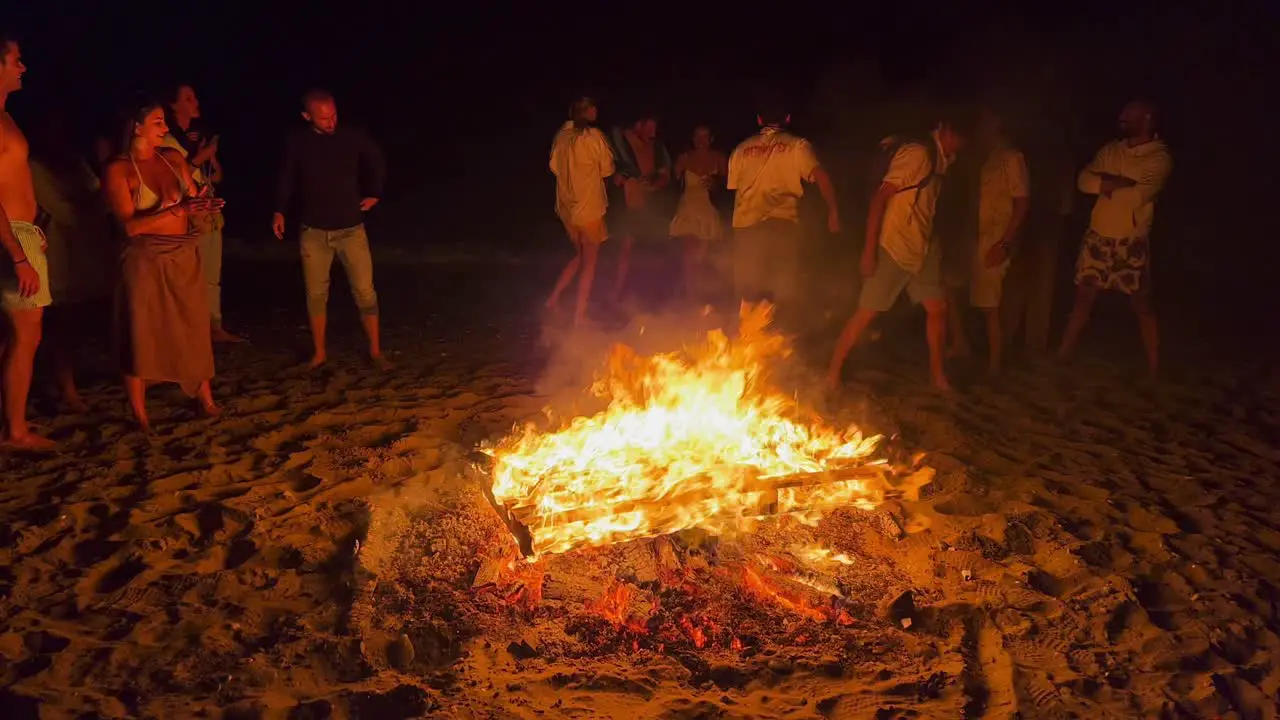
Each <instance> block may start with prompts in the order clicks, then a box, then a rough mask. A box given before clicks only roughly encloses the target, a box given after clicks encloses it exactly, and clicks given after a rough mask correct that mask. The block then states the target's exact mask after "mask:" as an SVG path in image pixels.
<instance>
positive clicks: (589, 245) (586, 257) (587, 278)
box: [573, 242, 600, 326]
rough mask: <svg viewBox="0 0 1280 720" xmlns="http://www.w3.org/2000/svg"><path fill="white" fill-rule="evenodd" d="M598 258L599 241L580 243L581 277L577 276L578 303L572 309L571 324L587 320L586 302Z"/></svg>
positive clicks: (593, 282) (594, 277)
mask: <svg viewBox="0 0 1280 720" xmlns="http://www.w3.org/2000/svg"><path fill="white" fill-rule="evenodd" d="M599 259H600V243H598V242H584V243H583V244H582V277H580V278H578V303H577V305H576V306H575V307H574V309H573V324H574V325H578V326H580V325H582V324H584V323H585V322H586V320H587V303H588V302H589V301H590V299H591V286H592V285H594V284H595V281H596V263H597V261H598V260H599Z"/></svg>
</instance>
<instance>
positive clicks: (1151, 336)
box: [1129, 291, 1160, 375]
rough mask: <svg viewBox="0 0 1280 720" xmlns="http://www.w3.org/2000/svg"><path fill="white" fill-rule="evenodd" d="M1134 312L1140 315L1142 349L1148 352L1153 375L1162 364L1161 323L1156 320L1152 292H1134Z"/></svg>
mask: <svg viewBox="0 0 1280 720" xmlns="http://www.w3.org/2000/svg"><path fill="white" fill-rule="evenodd" d="M1129 304H1130V306H1131V307H1132V308H1133V312H1134V314H1135V315H1137V316H1138V332H1140V333H1141V334H1142V349H1143V350H1145V351H1146V353H1147V370H1149V371H1150V372H1151V374H1152V375H1155V374H1156V370H1157V369H1158V368H1159V365H1160V325H1159V323H1158V322H1157V321H1156V313H1155V310H1153V309H1152V308H1151V294H1150V293H1147V292H1141V291H1140V292H1138V293H1134V294H1133V295H1132V296H1131V297H1130V298H1129Z"/></svg>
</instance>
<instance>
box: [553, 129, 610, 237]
mask: <svg viewBox="0 0 1280 720" xmlns="http://www.w3.org/2000/svg"><path fill="white" fill-rule="evenodd" d="M551 172H552V173H554V174H555V176H556V214H557V215H559V216H560V219H561V220H562V221H564V223H565V224H566V225H570V226H583V225H587V224H590V223H593V222H595V221H597V220H599V219H600V218H602V217H604V215H605V212H606V211H607V210H608V209H609V197H608V194H607V193H606V192H605V187H604V179H605V178H607V177H609V176H610V175H612V174H613V172H614V166H613V151H612V150H610V149H609V141H608V140H606V139H605V136H604V133H602V132H600V130H599V129H598V128H583V129H579V128H575V127H574V126H573V122H566V123H565V124H564V125H562V126H561V127H560V131H559V132H558V133H556V137H555V140H554V141H552V143H551Z"/></svg>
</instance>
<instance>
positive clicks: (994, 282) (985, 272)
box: [969, 257, 1009, 309]
mask: <svg viewBox="0 0 1280 720" xmlns="http://www.w3.org/2000/svg"><path fill="white" fill-rule="evenodd" d="M1008 272H1009V261H1008V260H1005V261H1004V262H1002V263H1000V264H999V265H997V266H995V267H987V262H986V260H985V259H984V258H981V257H979V258H978V259H976V260H975V261H974V263H973V274H972V275H971V276H970V278H969V304H970V305H972V306H974V307H976V308H984V309H990V308H998V307H1000V298H1001V296H1002V295H1003V291H1004V276H1005V275H1006V274H1008Z"/></svg>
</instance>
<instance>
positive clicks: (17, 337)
mask: <svg viewBox="0 0 1280 720" xmlns="http://www.w3.org/2000/svg"><path fill="white" fill-rule="evenodd" d="M5 318H6V320H7V323H8V326H9V332H8V337H9V339H8V342H7V343H6V345H5V353H4V367H3V375H2V376H0V380H2V383H0V384H2V385H3V388H0V392H3V394H4V421H5V439H6V440H7V441H8V442H9V443H10V444H15V445H22V446H24V447H33V446H41V445H46V444H47V445H52V443H51V442H49V441H48V440H45V439H43V438H40V437H38V436H36V435H33V434H32V433H31V429H30V428H29V427H27V396H28V395H29V394H30V392H31V373H32V368H33V365H34V363H35V357H36V350H37V349H38V348H39V347H40V337H41V334H42V330H43V319H44V308H33V309H29V308H23V309H11V310H6V311H5Z"/></svg>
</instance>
